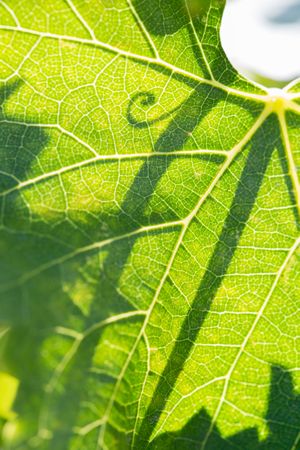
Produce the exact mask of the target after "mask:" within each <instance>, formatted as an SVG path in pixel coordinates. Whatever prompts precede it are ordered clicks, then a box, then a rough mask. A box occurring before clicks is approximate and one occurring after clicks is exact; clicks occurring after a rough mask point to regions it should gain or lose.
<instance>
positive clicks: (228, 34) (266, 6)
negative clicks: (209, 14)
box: [221, 0, 300, 81]
mask: <svg viewBox="0 0 300 450" xmlns="http://www.w3.org/2000/svg"><path fill="white" fill-rule="evenodd" d="M227 3H228V4H227V6H226V9H225V14H224V18H223V23H222V34H221V36H222V44H223V47H224V49H225V52H226V54H227V56H228V57H229V59H230V61H231V62H232V64H233V65H234V66H235V67H236V68H238V69H239V70H240V71H241V72H244V73H247V72H250V73H251V72H254V73H258V74H260V75H263V76H265V77H268V78H271V79H273V80H278V81H281V80H284V81H286V80H292V79H294V78H296V77H299V76H300V0H230V1H228V2H227Z"/></svg>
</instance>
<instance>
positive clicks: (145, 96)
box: [127, 91, 180, 128]
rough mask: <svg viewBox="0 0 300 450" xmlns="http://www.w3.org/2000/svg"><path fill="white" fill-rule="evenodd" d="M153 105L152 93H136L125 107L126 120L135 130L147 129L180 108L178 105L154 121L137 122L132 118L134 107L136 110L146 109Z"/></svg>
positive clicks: (153, 97)
mask: <svg viewBox="0 0 300 450" xmlns="http://www.w3.org/2000/svg"><path fill="white" fill-rule="evenodd" d="M155 103H156V99H155V95H154V94H153V93H152V92H148V91H144V92H138V93H137V94H135V95H133V97H131V99H130V101H129V105H128V107H127V120H128V122H129V124H130V125H132V126H133V127H136V128H147V127H149V126H151V125H153V124H155V123H157V122H161V121H162V120H165V119H167V118H168V117H170V116H171V115H172V114H173V113H174V112H175V111H177V110H178V109H179V108H180V105H179V106H176V107H175V108H173V109H171V110H170V111H168V112H165V113H163V114H161V115H160V116H159V117H156V118H155V119H152V120H139V119H138V118H136V117H134V114H133V112H132V109H133V108H134V106H136V107H137V108H144V107H147V106H148V107H150V106H153V105H155Z"/></svg>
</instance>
